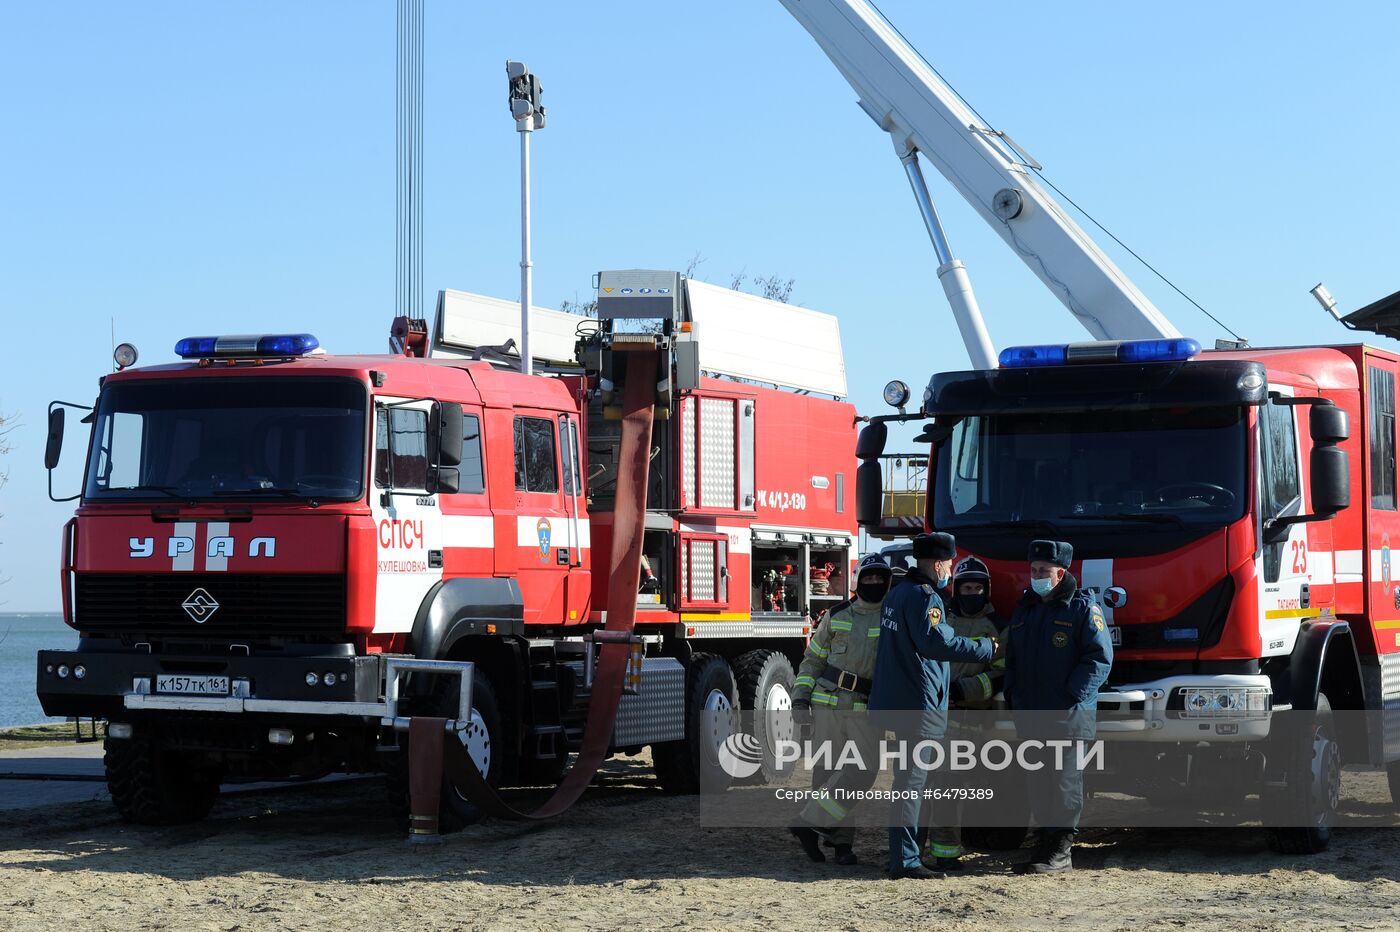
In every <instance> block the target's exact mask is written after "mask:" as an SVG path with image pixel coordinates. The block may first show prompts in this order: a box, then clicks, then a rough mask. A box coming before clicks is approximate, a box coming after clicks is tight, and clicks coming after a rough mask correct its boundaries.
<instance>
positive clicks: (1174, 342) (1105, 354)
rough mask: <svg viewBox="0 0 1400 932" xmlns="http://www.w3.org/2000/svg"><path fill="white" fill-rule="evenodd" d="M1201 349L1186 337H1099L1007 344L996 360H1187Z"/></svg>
mask: <svg viewBox="0 0 1400 932" xmlns="http://www.w3.org/2000/svg"><path fill="white" fill-rule="evenodd" d="M1200 351H1201V344H1199V343H1197V342H1196V341H1195V340H1192V339H1189V338H1187V337H1164V338H1161V339H1156V340H1098V341H1094V342H1090V343H1052V344H1047V345H1043V346H1008V347H1007V348H1006V349H1004V350H1002V351H1001V355H1000V356H998V357H997V361H998V362H999V363H1000V364H1001V367H1002V368H1003V369H1031V368H1035V367H1038V366H1065V365H1074V364H1076V363H1114V362H1128V363H1137V362H1184V361H1186V360H1188V359H1190V358H1191V357H1193V356H1195V355H1197V354H1198V353H1200Z"/></svg>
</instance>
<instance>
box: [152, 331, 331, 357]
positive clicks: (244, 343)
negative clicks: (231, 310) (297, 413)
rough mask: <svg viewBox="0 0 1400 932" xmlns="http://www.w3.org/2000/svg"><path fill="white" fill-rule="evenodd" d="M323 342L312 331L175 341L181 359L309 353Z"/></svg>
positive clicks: (176, 352)
mask: <svg viewBox="0 0 1400 932" xmlns="http://www.w3.org/2000/svg"><path fill="white" fill-rule="evenodd" d="M320 346H321V341H320V340H317V339H316V338H315V337H314V336H312V335H311V334H309V333H281V334H277V333H273V334H245V335H240V336H224V337H185V338H184V339H183V340H181V341H180V342H178V343H176V344H175V355H176V356H179V357H180V358H181V359H208V358H211V357H241V358H244V359H246V358H249V357H254V356H257V357H271V356H288V357H290V356H305V355H306V354H307V353H309V352H311V351H312V350H315V349H318V348H319V347H320Z"/></svg>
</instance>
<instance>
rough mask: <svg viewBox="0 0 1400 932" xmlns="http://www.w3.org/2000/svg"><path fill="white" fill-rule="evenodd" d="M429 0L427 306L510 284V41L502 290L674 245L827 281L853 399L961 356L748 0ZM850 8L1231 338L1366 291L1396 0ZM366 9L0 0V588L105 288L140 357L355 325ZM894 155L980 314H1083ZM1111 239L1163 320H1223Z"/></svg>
mask: <svg viewBox="0 0 1400 932" xmlns="http://www.w3.org/2000/svg"><path fill="white" fill-rule="evenodd" d="M426 5H427V12H426V39H425V59H426V81H425V84H426V92H425V93H426V105H425V106H426V111H425V144H426V157H425V179H426V210H425V222H424V240H425V247H426V248H425V256H426V258H425V273H424V281H425V288H426V290H427V291H428V292H429V295H428V296H425V299H424V300H425V303H427V304H429V305H430V304H431V297H430V296H431V294H432V293H433V292H435V291H436V290H437V289H438V288H442V287H453V288H461V289H465V290H471V291H477V292H483V293H487V294H493V295H497V296H500V297H505V298H515V297H516V296H517V294H518V291H517V289H518V275H519V273H518V268H517V265H516V263H517V261H518V243H519V240H518V236H519V233H518V226H517V223H518V202H517V197H518V188H517V157H518V149H517V146H518V143H517V138H516V134H515V132H514V130H513V124H512V122H511V121H510V119H509V116H508V114H507V112H506V103H505V78H504V73H503V71H504V68H503V65H504V62H505V60H506V59H507V58H520V59H523V60H524V61H526V62H527V63H528V64H529V65H530V66H531V68H532V69H533V70H534V71H535V72H536V73H537V74H539V75H540V77H541V80H542V81H543V83H544V89H545V102H546V105H547V106H548V108H549V126H548V128H547V129H545V130H544V131H543V132H542V133H540V134H538V135H537V137H536V139H535V147H534V157H535V169H536V171H535V193H536V209H535V214H534V223H535V247H534V249H535V261H536V302H537V303H539V304H543V305H548V306H557V305H558V303H559V302H560V301H562V300H565V299H571V298H574V297H586V296H587V295H588V292H589V278H590V276H591V274H592V273H593V272H595V271H597V270H598V269H602V268H626V267H635V266H640V267H656V268H668V267H676V268H680V267H684V266H685V264H686V263H687V262H688V261H689V259H690V257H691V256H692V255H694V254H695V253H697V252H699V253H700V254H701V255H702V256H703V257H704V260H705V261H704V263H703V264H702V265H701V266H700V268H699V275H700V276H701V277H704V278H708V279H710V280H712V281H717V282H724V283H727V281H728V277H729V276H730V275H731V274H732V273H734V272H738V271H741V270H744V271H747V272H748V273H750V274H758V275H768V274H777V275H781V276H784V277H791V278H795V279H796V288H795V290H794V294H793V299H794V300H795V301H797V302H799V303H802V304H804V305H806V306H808V307H813V308H817V309H821V310H827V311H830V312H833V313H836V314H838V315H839V316H840V318H841V324H842V330H843V334H844V337H845V344H846V353H847V368H848V371H849V376H850V383H851V386H852V400H853V401H854V402H855V403H856V404H857V405H858V406H859V407H860V408H861V409H862V410H864V411H866V412H871V413H874V412H877V411H878V410H879V408H880V402H879V391H880V387H881V386H882V385H883V384H884V383H885V382H886V381H887V380H888V379H890V378H894V377H900V378H903V379H905V380H906V381H909V382H910V383H911V384H914V385H918V384H921V383H922V382H924V381H925V380H926V379H927V377H928V375H929V374H930V373H931V372H933V371H936V370H939V369H950V368H961V367H964V366H965V365H966V356H965V353H964V351H963V349H962V345H961V343H960V342H959V341H958V338H957V336H956V331H955V330H954V329H953V327H952V323H951V320H950V317H949V314H948V311H947V307H946V305H945V303H944V300H943V296H942V291H941V289H940V288H939V286H938V284H937V280H936V276H935V274H934V272H935V267H936V262H935V260H934V258H933V253H932V250H931V248H930V246H929V244H928V242H927V239H926V237H925V235H924V232H923V228H922V225H921V222H920V220H919V216H918V214H917V212H916V210H915V208H914V204H913V201H912V199H911V197H910V195H909V191H908V187H907V183H906V181H905V179H904V175H903V173H902V171H901V169H900V166H899V164H898V162H897V161H896V160H895V159H894V157H893V154H892V151H891V149H890V145H889V142H888V140H887V138H886V137H885V136H884V135H883V134H882V133H880V132H879V131H877V130H876V128H875V127H874V126H873V125H872V124H871V123H870V121H869V120H868V118H867V117H866V116H865V115H864V114H863V113H862V112H861V111H860V110H859V109H858V108H857V107H856V106H855V103H854V94H853V92H852V91H851V90H850V88H849V87H848V86H847V85H846V84H845V82H844V81H843V80H842V79H841V78H840V76H839V75H838V74H837V72H836V71H835V69H834V68H833V67H832V66H831V64H830V63H829V62H828V61H827V59H826V58H825V56H824V55H823V54H822V53H821V52H820V51H819V49H818V48H817V47H816V45H815V43H813V42H812V40H811V39H810V38H809V37H808V36H807V34H806V33H805V32H804V31H803V30H802V29H801V28H800V27H799V26H798V25H797V24H796V22H795V21H793V20H792V19H791V18H790V17H789V16H788V15H787V13H786V12H785V11H784V10H783V8H782V7H781V6H780V5H779V4H778V3H777V2H776V0H705V2H703V3H700V2H692V3H679V2H665V3H658V2H654V0H653V2H610V0H599V2H596V3H589V4H581V3H574V2H562V0H554V2H545V0H540V2H535V3H531V4H505V3H467V2H451V3H449V2H445V0H427V3H426ZM882 8H883V9H884V11H885V13H886V14H887V15H888V16H889V18H890V19H891V20H892V21H893V22H894V23H895V24H896V25H898V26H899V27H900V29H901V30H902V31H903V32H904V34H905V35H906V36H907V37H908V38H909V39H910V40H911V41H912V42H913V43H914V44H915V45H916V46H917V47H919V49H920V50H921V51H922V52H923V53H924V55H925V56H926V57H927V58H928V59H929V60H930V61H931V62H932V63H933V64H934V65H935V66H936V67H937V68H939V69H940V71H942V73H943V74H944V75H945V76H946V77H947V78H948V79H949V80H950V81H952V82H953V84H954V85H955V86H956V87H957V88H958V89H959V90H960V91H962V93H963V94H964V95H965V96H966V97H967V98H968V99H969V100H970V101H971V102H972V103H973V105H974V106H976V107H977V108H978V109H979V110H980V111H981V112H982V113H983V114H984V115H985V116H986V117H987V118H988V119H989V120H991V121H992V122H993V123H994V124H995V125H997V126H998V127H999V128H1001V129H1004V130H1006V131H1008V132H1009V133H1011V134H1012V135H1013V136H1014V137H1015V138H1016V140H1017V141H1018V142H1019V143H1021V144H1022V145H1023V146H1024V147H1025V148H1026V149H1027V150H1029V151H1030V152H1031V153H1032V154H1033V155H1034V156H1035V157H1036V158H1037V159H1038V160H1039V161H1040V162H1042V163H1043V164H1044V165H1045V166H1046V173H1047V175H1048V176H1049V177H1050V178H1051V180H1053V181H1054V182H1055V183H1056V184H1058V185H1059V186H1060V187H1062V188H1063V189H1064V190H1065V191H1066V192H1068V193H1069V194H1070V195H1071V196H1072V197H1074V198H1075V199H1076V200H1077V201H1078V202H1079V203H1080V204H1082V205H1084V206H1085V207H1086V208H1087V209H1089V210H1090V211H1091V212H1093V213H1094V214H1095V215H1097V216H1098V217H1099V218H1100V219H1101V220H1103V221H1105V222H1106V223H1107V225H1108V226H1109V227H1110V228H1111V229H1113V230H1114V231H1115V232H1116V233H1118V235H1119V236H1121V237H1123V238H1124V239H1125V240H1126V241H1127V242H1129V243H1130V244H1131V245H1133V246H1134V248H1136V249H1137V250H1138V251H1139V252H1141V253H1142V254H1143V255H1145V256H1147V257H1148V258H1150V259H1151V261H1153V262H1154V263H1155V264H1157V265H1158V267H1159V268H1161V269H1163V270H1164V271H1166V272H1167V273H1168V274H1169V275H1170V276H1171V277H1173V278H1174V279H1175V280H1176V281H1177V283H1178V284H1179V285H1181V286H1182V287H1183V288H1185V289H1186V290H1187V291H1188V292H1189V293H1191V294H1193V295H1194V296H1195V297H1196V298H1197V299H1198V300H1200V301H1201V302H1202V303H1203V304H1205V305H1206V306H1207V307H1208V308H1210V309H1211V310H1212V311H1213V312H1214V313H1215V314H1216V315H1217V316H1218V317H1221V318H1222V319H1223V320H1225V321H1226V322H1227V323H1228V324H1230V325H1231V326H1233V327H1234V328H1235V329H1236V330H1238V331H1240V332H1242V333H1244V334H1245V335H1247V336H1249V337H1250V338H1251V339H1252V340H1253V341H1254V342H1255V343H1256V344H1258V345H1264V344H1268V343H1294V342H1312V341H1322V342H1346V338H1347V336H1348V334H1347V332H1346V331H1344V330H1342V329H1341V328H1340V326H1338V325H1336V324H1334V323H1331V322H1330V321H1329V319H1328V318H1326V317H1325V316H1323V315H1322V313H1321V311H1320V310H1319V309H1318V308H1317V306H1316V305H1315V304H1314V303H1313V301H1312V299H1311V298H1310V297H1309V296H1308V294H1307V290H1308V289H1309V288H1310V287H1312V285H1313V284H1315V283H1316V282H1317V281H1318V280H1322V281H1325V282H1326V283H1327V285H1328V286H1329V288H1330V289H1331V290H1332V292H1333V293H1334V294H1335V295H1336V296H1337V298H1338V300H1339V302H1340V304H1341V305H1342V306H1343V308H1345V309H1352V308H1355V307H1359V306H1360V305H1362V304H1365V303H1368V302H1370V301H1372V300H1374V299H1376V298H1379V297H1381V296H1383V295H1386V294H1388V293H1390V292H1392V291H1394V290H1396V289H1397V288H1400V280H1397V279H1400V276H1397V275H1396V273H1395V256H1396V253H1397V246H1400V234H1397V232H1396V223H1397V221H1396V216H1397V207H1400V194H1397V192H1396V188H1395V186H1394V184H1393V182H1392V178H1391V175H1392V171H1391V170H1390V168H1389V162H1390V160H1391V156H1392V153H1393V152H1395V151H1396V150H1397V148H1400V119H1397V116H1398V115H1400V114H1397V104H1396V96H1395V91H1394V88H1395V78H1394V71H1393V66H1392V64H1391V63H1392V61H1393V49H1392V47H1391V43H1392V37H1393V36H1394V35H1395V34H1396V32H1397V30H1398V29H1400V5H1395V4H1389V3H1374V4H1365V3H1352V2H1338V3H1332V4H1329V5H1328V6H1327V8H1326V15H1319V12H1318V8H1317V7H1316V4H1304V3H1279V2H1271V3H1262V2H1250V3H1246V2H1237V3H1228V4H1226V3H1219V2H1210V3H1207V2H1182V3H1173V4H1151V5H1148V4H1109V3H1087V2H1056V3H1053V4H1046V3H1030V2H1022V0H1008V2H1006V3H1001V4H997V5H995V6H989V5H986V4H945V3H934V2H929V0H923V2H918V0H884V2H883V4H882ZM394 25H395V16H394V5H393V3H392V2H390V0H382V2H374V3H371V2H337V3H331V2H309V0H308V2H299V3H295V4H289V3H281V2H253V0H249V2H240V3H222V4H216V3H185V2H180V3H175V2H170V3H157V2H146V3H139V4H138V3H124V4H98V3H64V2H46V3H21V2H11V3H6V4H3V5H0V127H3V129H0V320H3V322H4V324H5V330H6V333H5V339H4V340H2V341H0V411H3V412H5V413H7V414H12V415H13V414H17V415H18V418H19V421H20V425H21V426H20V427H19V428H18V429H17V430H15V431H14V432H13V433H11V434H10V440H11V442H12V445H13V451H12V452H11V453H10V454H9V456H8V457H7V458H6V460H5V462H4V466H5V467H6V468H8V470H9V482H8V484H6V485H5V486H4V488H3V489H0V512H3V513H4V517H3V519H0V577H7V578H8V579H9V581H8V583H7V584H5V585H4V586H3V587H0V601H3V602H4V603H5V604H4V605H3V606H0V610H9V611H38V610H51V609H54V608H55V607H56V606H57V604H58V589H57V574H56V569H57V562H56V560H57V554H58V541H59V529H60V527H61V525H62V522H63V520H64V518H65V516H66V515H67V514H68V513H69V511H70V507H71V506H65V505H55V504H52V503H49V502H48V501H47V497H46V493H45V476H44V472H43V469H42V464H41V458H42V447H43V442H44V430H43V421H44V411H45V406H46V405H47V403H48V401H49V400H50V399H53V398H64V399H68V400H73V401H86V400H89V399H90V398H91V397H92V395H93V393H94V389H95V379H96V378H97V377H98V376H99V375H101V374H102V373H103V372H105V371H107V370H108V368H109V366H110V363H109V359H110V338H109V321H110V319H111V318H115V319H116V328H117V337H118V339H119V340H129V341H131V342H134V343H136V344H137V345H138V346H139V347H140V349H141V353H142V362H143V363H147V362H148V363H154V362H161V361H167V360H169V359H170V358H171V356H172V347H173V345H174V343H175V341H176V339H178V338H179V337H181V336H186V335H192V334H198V333H221V332H222V333H229V332H250V331H279V330H286V329H289V328H294V329H298V330H301V329H305V330H309V331H311V332H314V333H316V334H318V335H319V336H320V338H321V340H322V342H323V343H324V344H325V345H326V346H327V347H328V348H329V349H330V350H331V351H332V352H336V351H349V350H353V351H364V350H370V351H379V350H381V349H382V348H383V347H384V345H385V340H386V333H387V330H388V325H389V321H390V318H391V317H392V315H393V310H394V153H395V143H394V48H395V40H394ZM929 180H930V185H931V186H932V188H933V193H934V196H935V198H936V199H937V200H938V202H939V207H940V209H941V211H942V213H943V216H944V221H945V223H946V225H947V227H948V233H949V237H950V239H951V241H952V243H953V247H954V250H955V252H956V254H957V255H958V256H959V257H960V258H961V259H962V260H963V261H964V262H965V263H966V264H967V267H968V271H969V274H970V275H971V278H972V281H973V285H974V287H975V288H976V290H977V294H978V297H979V299H980V301H981V304H982V307H983V309H984V312H985V313H986V316H987V321H988V326H989V329H990V330H991V333H992V337H993V340H994V342H995V343H996V345H997V346H998V347H1002V346H1005V345H1007V344H1009V343H1018V342H1032V341H1041V340H1055V339H1080V338H1082V336H1083V335H1082V331H1080V330H1078V328H1077V327H1076V326H1075V325H1074V324H1073V322H1072V321H1071V319H1070V318H1069V316H1068V314H1067V313H1066V312H1065V311H1063V309H1062V308H1061V307H1060V305H1059V304H1058V303H1057V302H1056V301H1055V300H1054V299H1053V298H1052V297H1051V296H1050V295H1049V293H1048V292H1046V291H1045V290H1044V289H1043V288H1042V287H1041V286H1040V284H1039V282H1038V281H1037V280H1036V279H1035V278H1034V277H1033V276H1032V275H1031V273H1030V272H1029V271H1027V270H1026V269H1025V268H1024V267H1023V266H1022V265H1021V264H1020V262H1019V261H1018V260H1017V259H1015V258H1014V257H1013V256H1012V254H1011V253H1010V251H1009V250H1007V249H1006V247H1005V246H1004V245H1003V244H1002V242H1001V240H1000V239H999V238H997V237H996V236H995V234H993V233H992V232H991V231H990V230H989V229H988V228H986V227H985V226H983V224H982V222H981V221H980V220H979V219H977V217H976V216H975V215H974V214H973V213H972V212H971V210H970V209H969V208H967V207H966V206H965V205H964V204H963V203H962V202H961V201H960V200H958V199H957V197H956V195H954V194H953V193H952V192H951V190H950V189H949V188H948V187H947V186H946V184H945V183H944V182H943V181H942V179H941V178H939V177H938V176H937V175H936V174H934V173H930V179H929ZM1109 251H1110V253H1111V254H1112V255H1114V257H1115V259H1120V260H1121V261H1122V264H1123V266H1124V268H1125V269H1126V270H1127V271H1128V273H1129V274H1130V275H1131V276H1133V277H1134V278H1135V279H1136V280H1137V282H1138V284H1139V285H1140V286H1141V287H1142V288H1143V289H1144V290H1145V291H1146V292H1147V293H1148V294H1149V295H1150V296H1151V297H1152V298H1153V299H1154V300H1156V301H1157V302H1158V304H1159V306H1160V307H1161V308H1162V309H1163V311H1164V312H1165V313H1166V314H1167V315H1168V316H1169V317H1170V318H1172V320H1173V321H1174V322H1175V323H1176V324H1177V325H1178V326H1179V327H1180V328H1181V329H1182V330H1183V331H1185V332H1186V333H1188V334H1192V335H1195V336H1197V337H1198V338H1200V339H1202V341H1203V342H1207V343H1208V342H1209V341H1211V340H1213V339H1214V338H1215V337H1217V336H1221V335H1223V334H1222V333H1221V332H1220V331H1219V329H1218V328H1217V327H1216V326H1215V325H1214V324H1211V323H1210V322H1209V321H1208V320H1206V319H1205V318H1204V317H1203V316H1202V315H1201V314H1200V313H1199V312H1198V311H1196V310H1195V309H1194V308H1191V307H1190V306H1189V305H1186V304H1185V303H1184V302H1182V301H1181V300H1180V299H1178V298H1176V297H1175V295H1173V294H1171V293H1170V291H1169V290H1168V289H1166V287H1165V286H1163V285H1161V284H1160V283H1159V282H1157V281H1156V280H1155V279H1154V278H1152V277H1151V276H1150V274H1149V273H1147V272H1146V271H1145V270H1143V269H1141V268H1140V267H1138V266H1136V265H1135V264H1133V263H1131V262H1129V261H1126V260H1122V257H1121V256H1120V254H1119V253H1118V252H1117V251H1116V250H1114V249H1110V250H1109ZM1377 339H1379V338H1377ZM781 351H782V346H781V336H780V335H775V337H774V352H775V353H776V352H781ZM74 454H75V450H73V449H70V450H69V456H68V457H67V458H66V459H67V460H68V465H70V466H71V465H76V461H77V459H78V457H77V456H76V455H74ZM59 482H60V484H65V483H66V485H72V484H73V483H74V482H75V480H74V479H73V477H72V475H71V473H69V474H67V475H60V477H59Z"/></svg>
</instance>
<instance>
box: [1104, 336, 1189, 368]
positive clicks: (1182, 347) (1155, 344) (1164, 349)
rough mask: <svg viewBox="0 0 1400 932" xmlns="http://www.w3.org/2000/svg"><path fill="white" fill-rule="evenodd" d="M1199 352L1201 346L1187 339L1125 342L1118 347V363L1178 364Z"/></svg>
mask: <svg viewBox="0 0 1400 932" xmlns="http://www.w3.org/2000/svg"><path fill="white" fill-rule="evenodd" d="M1200 351H1201V344H1199V343H1197V342H1196V341H1195V340H1192V339H1189V338H1187V337H1168V338H1166V339H1162V340H1127V341H1124V343H1123V344H1122V345H1121V346H1119V347H1118V361H1119V362H1180V361H1183V360H1186V359H1190V358H1191V357H1192V356H1195V355H1196V354H1197V353H1199V352H1200Z"/></svg>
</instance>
